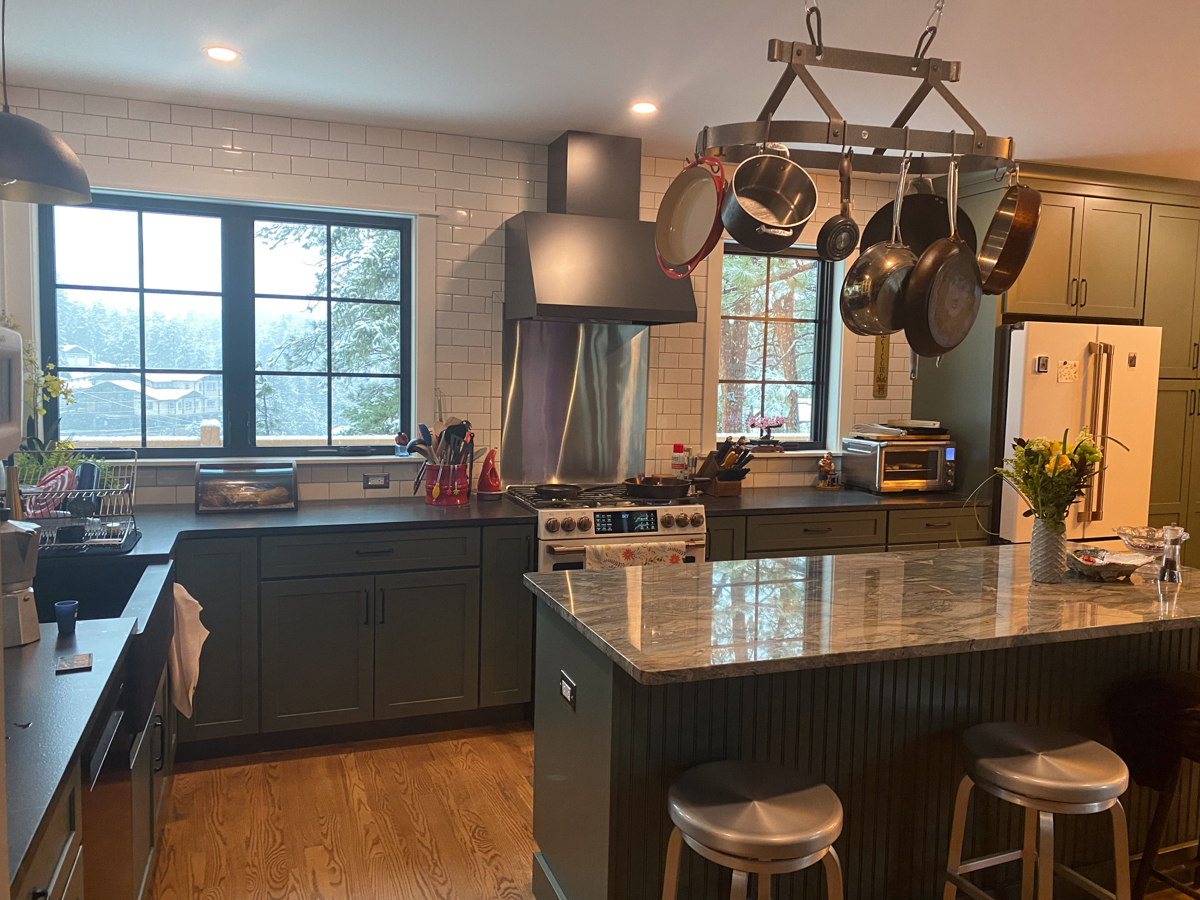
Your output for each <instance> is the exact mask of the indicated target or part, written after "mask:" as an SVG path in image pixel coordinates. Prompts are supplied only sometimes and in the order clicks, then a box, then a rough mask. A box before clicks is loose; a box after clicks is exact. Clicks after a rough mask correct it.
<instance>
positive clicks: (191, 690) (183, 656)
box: [167, 584, 208, 719]
mask: <svg viewBox="0 0 1200 900" xmlns="http://www.w3.org/2000/svg"><path fill="white" fill-rule="evenodd" d="M202 609H203V607H201V606H200V604H199V603H198V602H196V599H195V598H194V597H193V596H192V595H191V594H189V593H188V592H187V590H186V589H185V588H184V586H183V585H182V584H176V585H175V636H174V637H173V638H172V639H171V650H170V653H169V654H168V656H167V662H168V664H169V665H170V667H171V702H172V703H174V704H175V708H176V709H177V710H179V711H180V712H181V713H182V714H183V716H184V718H187V719H190V718H191V717H192V695H193V694H195V693H196V681H197V679H198V678H199V677H200V648H202V647H203V646H204V641H205V640H206V639H207V638H208V629H207V628H205V627H204V624H203V623H202V622H201V621H200V612H201V610H202Z"/></svg>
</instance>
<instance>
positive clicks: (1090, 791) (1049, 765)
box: [942, 722, 1129, 900]
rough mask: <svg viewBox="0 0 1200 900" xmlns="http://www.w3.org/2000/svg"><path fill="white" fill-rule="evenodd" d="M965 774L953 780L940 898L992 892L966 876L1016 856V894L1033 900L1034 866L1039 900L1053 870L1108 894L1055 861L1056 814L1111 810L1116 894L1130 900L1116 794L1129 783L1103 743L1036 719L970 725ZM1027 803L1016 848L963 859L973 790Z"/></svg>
mask: <svg viewBox="0 0 1200 900" xmlns="http://www.w3.org/2000/svg"><path fill="white" fill-rule="evenodd" d="M963 749H964V751H965V757H966V768H967V774H966V775H965V776H963V780H962V781H961V782H959V785H958V795H957V796H956V797H955V800H954V822H953V824H952V825H951V828H950V855H949V858H948V859H947V861H946V887H945V890H944V891H943V893H942V898H943V900H954V898H955V896H956V895H957V893H958V891H959V890H960V889H961V890H962V891H963V893H965V894H967V895H968V896H970V897H973V898H975V900H991V898H990V897H989V895H988V894H987V893H985V892H984V891H983V890H981V889H980V888H978V887H976V886H975V885H973V884H972V883H971V882H969V881H967V880H966V878H964V877H963V876H964V875H966V874H967V873H968V872H978V871H979V870H980V869H988V868H991V867H992V866H999V865H1003V864H1004V863H1009V862H1015V861H1017V860H1020V861H1021V898H1022V900H1032V898H1033V896H1034V894H1033V886H1034V871H1035V868H1036V872H1037V898H1038V900H1052V898H1053V896H1054V874H1055V872H1057V873H1058V874H1059V875H1062V876H1063V877H1064V878H1066V879H1067V880H1068V881H1070V882H1072V883H1073V884H1075V885H1076V886H1078V887H1080V888H1083V889H1084V890H1086V891H1087V892H1088V893H1090V894H1094V895H1095V896H1097V897H1103V898H1109V900H1111V898H1112V897H1113V894H1111V893H1109V892H1108V891H1106V890H1105V889H1104V888H1102V887H1100V885H1098V884H1096V883H1095V882H1094V881H1091V880H1090V879H1087V878H1084V877H1083V876H1082V875H1080V874H1079V873H1078V872H1076V871H1075V870H1074V869H1070V868H1067V867H1066V866H1063V865H1057V866H1056V865H1055V864H1054V815H1055V814H1056V813H1064V814H1067V815H1084V814H1087V813H1098V812H1104V811H1105V810H1108V811H1109V812H1110V813H1111V815H1112V828H1113V858H1114V863H1115V865H1116V889H1117V890H1116V900H1129V832H1128V827H1127V825H1126V822H1125V810H1124V809H1123V808H1122V806H1121V803H1120V801H1119V800H1118V799H1117V798H1118V797H1120V796H1121V794H1123V793H1124V792H1125V788H1126V787H1127V786H1128V785H1129V770H1128V769H1126V768H1125V763H1124V762H1122V761H1121V758H1120V757H1119V756H1117V754H1115V753H1113V752H1112V751H1111V750H1109V749H1108V748H1107V747H1104V746H1101V745H1100V744H1097V743H1096V742H1095V741H1089V740H1088V739H1087V738H1083V737H1079V736H1078V735H1075V734H1071V733H1070V732H1068V731H1059V730H1057V729H1054V728H1046V727H1044V726H1041V725H1019V724H1016V723H1013V722H993V723H989V724H986V725H976V726H974V727H973V728H968V729H967V731H966V733H964V734H963ZM976 786H977V787H979V788H981V789H982V790H984V791H986V792H987V793H989V794H991V795H992V796H994V797H999V798H1000V799H1001V800H1006V801H1008V802H1009V803H1015V804H1016V805H1017V806H1023V807H1025V840H1024V847H1023V848H1022V849H1020V850H1006V851H1002V852H1000V853H992V854H990V855H988V856H981V857H978V858H976V859H970V860H966V861H964V860H963V858H962V847H963V834H964V832H965V830H966V825H967V803H968V801H970V799H971V789H972V788H973V787H976Z"/></svg>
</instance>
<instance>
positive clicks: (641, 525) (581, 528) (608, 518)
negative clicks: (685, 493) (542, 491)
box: [538, 505, 705, 540]
mask: <svg viewBox="0 0 1200 900" xmlns="http://www.w3.org/2000/svg"><path fill="white" fill-rule="evenodd" d="M704 526H705V520H704V507H703V506H699V505H695V506H657V507H641V506H638V507H606V508H600V509H546V510H539V511H538V537H540V538H542V539H543V540H545V539H549V538H556V539H559V540H562V539H564V538H593V539H595V538H607V537H612V538H615V539H617V540H620V539H622V538H623V537H627V536H630V535H640V536H648V535H661V536H662V538H664V539H666V538H669V537H670V535H672V534H703V533H704Z"/></svg>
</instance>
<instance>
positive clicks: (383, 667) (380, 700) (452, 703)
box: [375, 569, 479, 719]
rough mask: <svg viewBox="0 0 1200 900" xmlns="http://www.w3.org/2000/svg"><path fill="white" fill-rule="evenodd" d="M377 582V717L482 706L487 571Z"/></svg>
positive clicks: (384, 578)
mask: <svg viewBox="0 0 1200 900" xmlns="http://www.w3.org/2000/svg"><path fill="white" fill-rule="evenodd" d="M375 585H376V596H375V601H376V620H375V718H376V719H391V718H397V717H400V716H421V715H427V714H429V713H442V712H454V711H456V710H461V709H474V708H475V707H476V706H477V705H478V703H479V570H478V569H453V570H449V571H445V572H413V573H412V574H409V575H380V576H378V577H377V578H376V579H375Z"/></svg>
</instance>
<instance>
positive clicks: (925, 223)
mask: <svg viewBox="0 0 1200 900" xmlns="http://www.w3.org/2000/svg"><path fill="white" fill-rule="evenodd" d="M913 187H914V192H913V193H912V194H910V195H909V196H908V197H906V198H905V199H904V211H903V212H902V213H901V215H900V239H901V240H903V241H904V245H905V246H906V247H908V248H909V249H911V250H912V252H913V253H915V254H917V256H920V255H921V254H922V253H924V252H925V250H926V249H927V248H928V247H929V245H930V244H932V243H933V242H934V241H936V240H940V239H941V238H944V237H949V236H950V225H949V218H948V213H947V210H946V199H945V198H944V197H939V196H938V195H937V194H935V193H933V186H932V185H931V184H929V181H928V179H925V178H923V177H922V178H920V179H918V180H917V182H916V183H915V184H914V185H913ZM891 228H892V204H890V203H889V204H887V205H886V206H881V207H880V208H879V209H878V210H876V212H875V215H873V216H871V220H870V221H869V222H867V227H866V228H864V229H863V232H862V240H861V241H859V245H858V246H859V248H860V249H862V250H866V249H867V248H868V247H871V246H874V245H875V244H878V243H879V242H880V241H886V240H887V238H888V235H889V234H891ZM955 231H956V233H957V234H958V236H959V237H961V238H962V239H963V240H964V241H966V242H967V244H968V245H970V247H971V251H972V252H974V251H975V248H976V247H978V246H979V244H978V242H977V239H976V237H975V226H974V225H972V224H971V217H970V216H968V215H967V214H966V213H965V212H964V211H963V210H961V209H960V210H959V211H958V217H957V219H956V220H955Z"/></svg>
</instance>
